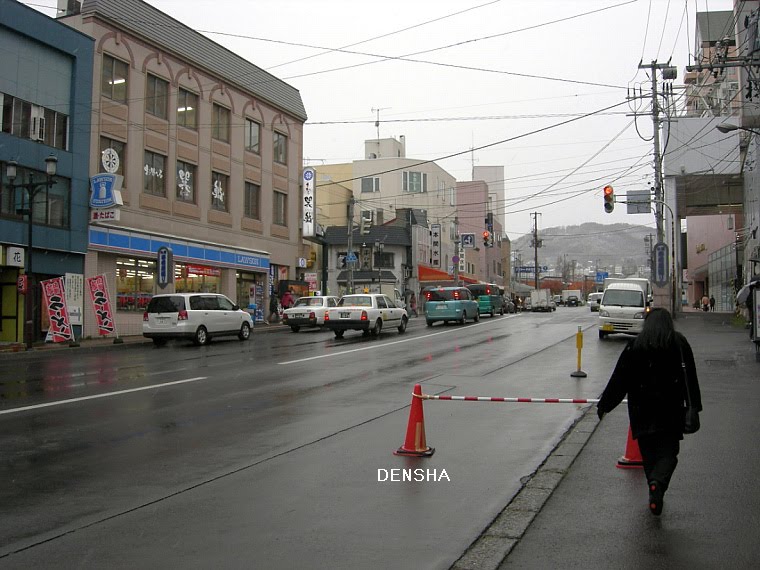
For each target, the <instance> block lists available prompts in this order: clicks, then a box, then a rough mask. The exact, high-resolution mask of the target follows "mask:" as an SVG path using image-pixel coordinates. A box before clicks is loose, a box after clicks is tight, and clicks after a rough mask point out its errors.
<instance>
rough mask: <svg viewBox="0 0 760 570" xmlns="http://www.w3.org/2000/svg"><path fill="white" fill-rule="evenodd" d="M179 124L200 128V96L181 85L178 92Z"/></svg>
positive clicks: (195, 128) (194, 128)
mask: <svg viewBox="0 0 760 570" xmlns="http://www.w3.org/2000/svg"><path fill="white" fill-rule="evenodd" d="M177 125H179V126H181V127H185V128H186V129H193V130H194V131H195V130H197V129H198V96H197V95H196V94H195V93H191V92H190V91H186V90H185V89H182V88H181V87H180V89H179V92H178V93H177Z"/></svg>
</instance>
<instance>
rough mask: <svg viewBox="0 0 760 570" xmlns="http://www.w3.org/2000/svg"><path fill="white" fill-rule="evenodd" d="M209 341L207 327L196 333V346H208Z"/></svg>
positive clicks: (194, 339) (200, 328)
mask: <svg viewBox="0 0 760 570" xmlns="http://www.w3.org/2000/svg"><path fill="white" fill-rule="evenodd" d="M208 340H209V338H208V331H207V330H206V327H203V326H200V327H198V330H196V331H195V335H194V336H193V343H194V344H195V345H196V346H202V345H204V344H206V343H207V342H208Z"/></svg>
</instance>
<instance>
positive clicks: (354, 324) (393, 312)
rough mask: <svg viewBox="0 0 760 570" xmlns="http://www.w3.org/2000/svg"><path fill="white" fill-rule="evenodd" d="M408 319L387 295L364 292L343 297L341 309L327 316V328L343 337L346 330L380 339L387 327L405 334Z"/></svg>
mask: <svg viewBox="0 0 760 570" xmlns="http://www.w3.org/2000/svg"><path fill="white" fill-rule="evenodd" d="M408 322H409V316H408V315H407V314H406V309H404V308H399V307H397V306H396V304H395V303H394V302H393V301H392V300H391V298H390V297H388V296H387V295H382V294H380V293H365V294H357V295H344V296H343V297H341V299H340V301H338V306H337V307H336V308H334V309H329V310H328V311H327V312H326V313H325V323H324V326H325V328H328V329H330V330H331V331H333V333H335V337H336V338H342V337H343V334H344V333H345V332H346V331H347V330H357V331H363V334H364V335H365V336H369V335H370V334H371V335H372V336H378V335H379V334H380V331H382V330H383V329H384V328H388V327H395V328H396V329H397V330H398V332H399V334H403V333H404V331H406V325H407V323H408Z"/></svg>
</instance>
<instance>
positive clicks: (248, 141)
mask: <svg viewBox="0 0 760 570" xmlns="http://www.w3.org/2000/svg"><path fill="white" fill-rule="evenodd" d="M260 135H261V125H259V124H258V123H257V122H256V121H252V120H251V119H246V120H245V150H247V151H249V152H255V153H256V154H259V152H260V150H259V136H260Z"/></svg>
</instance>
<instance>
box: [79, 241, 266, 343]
mask: <svg viewBox="0 0 760 570" xmlns="http://www.w3.org/2000/svg"><path fill="white" fill-rule="evenodd" d="M161 247H168V248H169V249H171V251H172V255H173V262H174V263H173V264H174V282H173V283H170V284H169V285H167V287H165V288H164V289H161V288H160V287H158V285H157V281H156V265H157V252H158V250H159V248H161ZM271 269H273V268H272V267H271V266H270V263H269V254H268V253H267V252H262V251H252V250H243V249H239V248H231V247H226V246H222V245H216V244H208V243H200V242H194V241H192V240H187V239H180V238H177V237H172V236H168V235H158V234H148V233H146V232H141V231H136V230H126V229H123V228H119V229H116V228H111V227H98V226H90V228H89V248H88V253H87V257H86V260H85V274H86V275H87V276H93V275H99V274H104V275H106V278H107V281H108V288H109V293H110V295H111V298H112V301H113V304H114V306H115V307H116V329H117V332H118V334H119V335H120V336H126V335H134V334H142V315H143V312H144V311H145V307H146V306H147V304H148V301H149V300H150V298H151V297H152V296H153V295H155V294H157V293H175V292H176V293H183V292H210V293H222V294H224V295H227V296H228V297H229V298H230V299H232V300H233V301H235V302H236V303H237V304H238V305H240V306H241V307H243V308H246V307H248V308H249V309H250V310H252V311H253V310H254V306H255V307H256V308H257V309H259V310H260V311H261V310H263V308H265V300H266V298H268V291H269V285H270V283H271V278H270V270H271ZM85 323H86V325H85V330H84V336H85V337H86V336H88V335H91V336H95V335H96V334H97V331H96V330H95V329H94V319H93V318H86V319H85ZM90 328H92V330H90Z"/></svg>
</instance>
